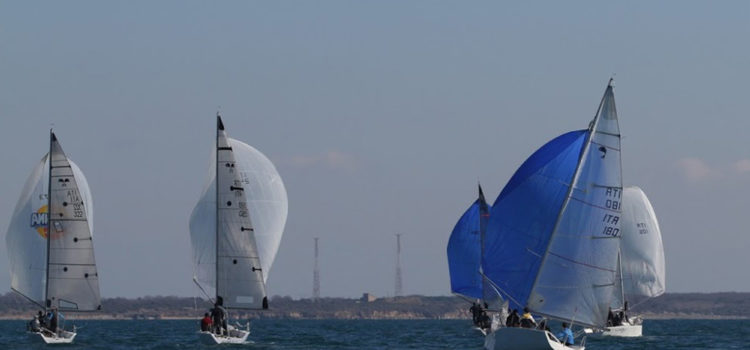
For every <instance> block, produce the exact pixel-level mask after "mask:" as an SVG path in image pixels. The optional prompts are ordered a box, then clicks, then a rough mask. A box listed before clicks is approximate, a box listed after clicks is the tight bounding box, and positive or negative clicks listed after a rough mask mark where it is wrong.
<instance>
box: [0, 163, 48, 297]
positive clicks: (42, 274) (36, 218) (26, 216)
mask: <svg viewBox="0 0 750 350" xmlns="http://www.w3.org/2000/svg"><path fill="white" fill-rule="evenodd" d="M48 169H49V168H48V162H47V156H46V155H45V156H44V157H43V158H42V160H41V161H40V162H39V163H38V164H37V165H36V166H35V167H34V170H33V171H32V172H31V174H30V175H29V177H28V179H27V180H26V184H25V185H24V186H23V190H22V191H21V197H20V198H19V199H18V202H17V204H16V209H15V210H14V211H13V218H12V219H11V220H10V226H9V227H8V233H7V234H6V236H5V245H6V248H7V251H8V257H9V259H10V287H11V288H12V289H13V290H15V291H16V292H18V293H19V294H21V295H23V296H25V297H26V298H28V299H29V300H31V301H33V302H34V303H36V304H38V305H39V306H40V307H44V299H45V294H44V293H45V288H46V282H47V239H46V238H45V237H46V235H47V217H48V216H47V209H48V206H47V185H48V184H47V183H48V179H49V170H48Z"/></svg>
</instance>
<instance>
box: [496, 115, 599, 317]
mask: <svg viewBox="0 0 750 350" xmlns="http://www.w3.org/2000/svg"><path fill="white" fill-rule="evenodd" d="M587 134H588V132H587V130H578V131H572V132H568V133H566V134H563V135H560V136H558V137H557V138H555V139H553V140H552V141H550V142H548V143H547V144H546V145H544V146H542V148H540V149H539V150H537V151H536V152H534V154H533V155H531V157H529V158H528V159H527V160H526V161H525V162H524V163H523V165H521V167H520V168H518V170H517V171H516V173H515V174H514V175H513V177H511V179H510V181H508V184H507V185H505V188H503V191H502V192H500V195H499V196H498V197H497V200H495V203H494V204H493V206H492V207H493V210H492V213H491V215H490V220H489V223H488V227H487V232H486V235H485V255H484V259H483V263H482V268H483V271H484V274H485V275H486V276H487V277H488V278H489V279H490V280H491V281H492V282H494V283H495V284H496V285H497V286H498V288H499V289H500V291H501V292H502V293H504V294H505V297H506V298H507V299H509V301H510V305H511V307H513V308H517V309H521V308H523V307H524V306H526V300H527V299H528V297H529V293H530V292H531V287H532V285H533V284H534V279H535V278H536V274H537V272H538V271H539V266H540V264H541V260H542V259H541V256H543V255H544V252H545V250H546V249H547V244H548V242H549V238H550V235H551V234H552V230H553V229H554V226H555V221H556V220H557V216H558V214H559V213H560V209H561V208H562V204H563V201H564V200H565V195H566V194H567V192H568V188H569V184H570V182H571V181H572V179H573V174H574V173H575V170H576V166H577V164H578V159H579V158H580V156H581V151H582V150H583V144H584V141H585V140H586V136H587Z"/></svg>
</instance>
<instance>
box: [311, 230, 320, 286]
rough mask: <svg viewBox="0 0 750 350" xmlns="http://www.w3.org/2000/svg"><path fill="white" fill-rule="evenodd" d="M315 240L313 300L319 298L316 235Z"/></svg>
mask: <svg viewBox="0 0 750 350" xmlns="http://www.w3.org/2000/svg"><path fill="white" fill-rule="evenodd" d="M313 239H314V240H315V265H314V267H313V295H312V297H313V300H318V299H320V268H319V267H318V239H319V238H318V237H315V238H313Z"/></svg>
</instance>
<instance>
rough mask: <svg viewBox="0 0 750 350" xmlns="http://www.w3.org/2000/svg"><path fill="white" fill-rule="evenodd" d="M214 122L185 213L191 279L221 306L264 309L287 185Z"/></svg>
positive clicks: (242, 335) (212, 335)
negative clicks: (197, 189)
mask: <svg viewBox="0 0 750 350" xmlns="http://www.w3.org/2000/svg"><path fill="white" fill-rule="evenodd" d="M216 122H217V130H216V146H215V148H214V152H212V158H211V162H210V163H211V167H210V169H211V171H210V173H209V177H208V181H207V184H206V186H205V188H204V190H203V194H202V195H201V198H200V200H199V201H198V204H196V206H195V208H194V209H193V212H192V214H191V216H190V238H191V243H192V247H193V262H194V274H193V281H194V282H195V283H196V285H197V286H198V288H199V289H200V290H201V291H203V293H204V294H205V295H206V296H207V297H208V298H209V299H210V301H211V302H213V303H214V304H217V305H219V306H222V307H223V308H225V309H228V310H263V309H267V308H268V296H267V293H266V281H267V279H268V273H269V271H270V269H271V265H272V264H273V261H274V259H275V258H276V253H277V252H278V248H279V244H280V243H281V236H282V234H283V232H284V225H285V223H286V217H287V211H288V202H287V195H286V189H285V188H284V183H283V182H282V181H281V177H280V176H279V173H278V172H277V171H276V168H275V167H274V165H273V163H271V161H270V160H269V159H268V158H266V156H264V155H263V154H262V153H261V152H259V151H258V150H256V149H255V148H253V147H251V146H249V145H248V144H246V143H244V142H241V141H238V140H235V139H232V138H230V137H229V136H227V133H226V131H225V130H224V124H223V123H222V120H221V116H219V115H217V117H216ZM244 328H245V329H242V327H241V326H238V327H234V326H232V325H229V326H228V327H227V332H226V333H225V334H217V332H211V331H202V332H200V333H199V338H200V340H201V341H202V342H204V343H208V344H221V343H244V342H245V341H246V340H247V337H248V335H249V334H250V329H249V323H248V324H247V325H246V326H245V327H244ZM221 333H223V332H221Z"/></svg>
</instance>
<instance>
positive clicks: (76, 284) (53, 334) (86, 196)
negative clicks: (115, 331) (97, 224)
mask: <svg viewBox="0 0 750 350" xmlns="http://www.w3.org/2000/svg"><path fill="white" fill-rule="evenodd" d="M93 218H94V210H93V201H92V198H91V191H90V190H89V185H88V182H87V181H86V177H85V176H84V175H83V172H81V169H80V168H78V166H77V165H76V164H75V163H73V161H71V160H70V159H69V158H68V157H67V156H66V155H65V152H63V149H62V147H61V146H60V142H59V141H58V140H57V137H56V136H55V134H54V133H53V132H52V131H50V144H49V153H47V154H46V155H45V156H44V157H42V159H41V161H40V162H39V163H38V164H37V165H36V167H34V170H33V171H32V172H31V175H29V177H28V179H27V180H26V184H25V185H24V187H23V190H22V192H21V197H20V198H19V199H18V202H17V204H16V209H15V211H14V212H13V218H12V219H11V222H10V226H9V227H8V233H7V234H6V236H5V241H6V245H7V247H8V256H9V258H10V275H11V289H12V290H13V291H14V292H16V293H18V294H20V295H21V296H23V297H25V298H26V299H28V300H29V301H31V302H32V303H34V304H36V305H37V306H39V308H41V309H43V310H44V314H45V315H46V314H47V313H48V312H49V313H51V314H57V315H58V316H57V319H56V320H55V322H54V323H57V325H53V324H51V323H53V322H48V324H47V326H46V327H41V328H36V327H34V328H30V329H29V330H30V332H29V334H30V336H31V338H32V339H34V340H41V341H43V342H44V343H47V344H56V343H72V342H73V339H74V338H75V337H76V334H77V333H76V330H75V326H73V327H72V328H71V329H68V330H66V329H64V323H62V322H60V321H59V319H60V318H61V317H60V316H59V315H60V314H61V313H62V312H87V311H97V310H101V299H100V296H99V274H98V273H97V270H96V262H95V260H94V245H93V239H92V235H91V234H92V232H93ZM54 328H57V329H54Z"/></svg>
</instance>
